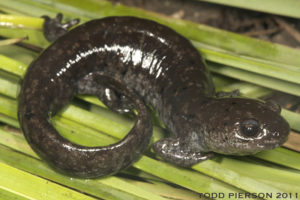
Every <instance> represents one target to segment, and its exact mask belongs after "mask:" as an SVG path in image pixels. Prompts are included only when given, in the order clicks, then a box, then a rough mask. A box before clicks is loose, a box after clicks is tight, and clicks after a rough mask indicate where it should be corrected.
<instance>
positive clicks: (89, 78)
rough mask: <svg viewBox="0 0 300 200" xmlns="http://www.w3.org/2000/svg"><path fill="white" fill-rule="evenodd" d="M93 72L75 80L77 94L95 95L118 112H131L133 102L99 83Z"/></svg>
mask: <svg viewBox="0 0 300 200" xmlns="http://www.w3.org/2000/svg"><path fill="white" fill-rule="evenodd" d="M96 76H97V75H95V73H90V74H88V75H86V76H84V77H83V78H81V79H80V80H79V81H78V82H77V94H89V95H96V96H97V97H98V98H99V100H100V101H102V103H104V105H106V106H107V107H108V108H109V109H111V110H113V111H115V112H118V113H121V114H123V113H130V114H133V113H132V110H133V107H134V106H133V104H132V103H131V102H130V101H129V99H128V98H126V97H125V96H124V95H121V94H120V93H119V92H117V91H116V90H114V89H111V88H110V87H109V86H106V85H103V84H99V83H98V81H97V79H96V78H95V77H96Z"/></svg>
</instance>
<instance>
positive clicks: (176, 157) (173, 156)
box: [153, 138, 213, 167]
mask: <svg viewBox="0 0 300 200" xmlns="http://www.w3.org/2000/svg"><path fill="white" fill-rule="evenodd" d="M186 149H187V148H186V147H185V145H184V144H181V143H180V139H178V138H177V139H176V138H166V139H161V140H159V141H157V142H156V143H154V144H153V150H154V151H155V152H156V153H157V154H158V155H159V156H161V157H162V158H163V159H164V160H165V161H167V162H170V163H173V164H175V165H179V166H182V167H191V166H192V165H194V164H196V163H199V162H201V161H204V160H207V159H210V158H212V157H213V154H212V153H203V152H193V151H189V150H186Z"/></svg>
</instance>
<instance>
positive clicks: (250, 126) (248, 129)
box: [241, 119, 259, 137]
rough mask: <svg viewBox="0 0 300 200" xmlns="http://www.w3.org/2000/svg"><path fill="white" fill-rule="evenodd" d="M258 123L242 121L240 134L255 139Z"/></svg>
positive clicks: (251, 120) (252, 120) (249, 120)
mask: <svg viewBox="0 0 300 200" xmlns="http://www.w3.org/2000/svg"><path fill="white" fill-rule="evenodd" d="M258 129H259V127H258V122H257V121H255V120H254V119H247V120H245V121H243V123H242V126H241V131H242V134H243V135H244V136H246V137H255V136H257V134H258Z"/></svg>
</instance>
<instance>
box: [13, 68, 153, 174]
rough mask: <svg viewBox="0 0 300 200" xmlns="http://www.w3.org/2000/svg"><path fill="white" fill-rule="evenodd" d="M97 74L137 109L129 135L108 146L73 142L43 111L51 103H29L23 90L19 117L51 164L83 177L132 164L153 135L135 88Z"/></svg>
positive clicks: (31, 139)
mask: <svg viewBox="0 0 300 200" xmlns="http://www.w3.org/2000/svg"><path fill="white" fill-rule="evenodd" d="M97 76H98V77H97V79H98V80H99V83H100V84H109V87H110V88H112V89H114V90H116V91H118V92H119V93H121V94H123V95H125V96H126V97H127V98H128V99H129V100H130V101H132V103H133V105H134V107H135V109H136V110H137V112H138V114H137V119H136V122H135V125H134V126H133V128H132V129H131V130H130V132H129V133H128V134H127V136H126V137H125V138H123V139H122V140H121V141H119V142H117V143H115V144H112V145H109V146H104V147H85V146H81V145H77V144H74V143H71V142H70V141H68V140H67V139H65V138H63V137H62V136H60V135H59V133H58V132H57V130H56V129H55V128H54V127H53V126H52V125H51V124H50V122H49V115H48V114H44V113H45V112H46V111H45V110H43V108H47V109H48V107H49V106H47V105H45V106H43V105H42V104H41V101H39V103H37V105H36V106H35V105H32V103H31V104H29V102H28V101H29V100H28V99H30V98H29V97H24V96H23V95H24V93H21V95H20V104H19V113H18V114H19V120H20V124H21V127H22V130H23V132H24V135H25V137H26V139H27V140H28V142H29V143H30V145H31V146H32V148H33V149H34V150H35V151H36V152H37V153H38V154H39V155H40V156H41V157H43V158H44V159H46V160H47V161H48V162H49V163H50V164H51V165H53V166H55V167H57V168H58V169H60V170H62V171H64V172H66V173H67V174H70V175H74V176H78V177H84V178H93V177H101V176H107V175H111V174H114V173H117V172H118V171H120V170H122V169H125V168H126V167H128V166H130V165H131V164H132V163H133V162H134V161H136V160H137V159H138V158H139V157H140V156H141V155H142V153H143V152H144V151H145V149H146V148H147V146H148V144H149V142H150V138H151V136H152V123H151V118H150V116H149V114H148V112H147V109H146V106H145V105H144V103H143V102H142V101H141V100H140V98H139V97H138V96H137V95H136V94H135V92H134V91H132V90H130V89H129V88H128V87H126V86H125V85H124V84H121V83H120V82H118V81H117V80H115V79H113V78H111V77H107V76H105V75H102V74H101V73H99V74H98V75H97ZM31 102H32V101H31ZM38 106H39V107H38ZM29 111H30V112H29ZM49 112H50V110H49V109H48V112H47V113H49ZM99 123H101V122H99Z"/></svg>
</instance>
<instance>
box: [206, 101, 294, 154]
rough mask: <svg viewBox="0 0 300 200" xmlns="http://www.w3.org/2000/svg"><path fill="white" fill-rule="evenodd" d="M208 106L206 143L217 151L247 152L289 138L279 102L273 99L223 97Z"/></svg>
mask: <svg viewBox="0 0 300 200" xmlns="http://www.w3.org/2000/svg"><path fill="white" fill-rule="evenodd" d="M205 109H207V115H206V116H205V119H204V120H205V123H206V124H207V125H206V126H204V127H203V129H204V132H206V134H205V135H206V137H205V145H206V146H207V148H208V149H209V150H210V151H214V152H217V153H222V154H231V155H248V154H254V153H256V152H259V151H262V150H267V149H273V148H275V147H278V146H280V145H282V144H283V143H284V142H285V141H286V140H287V137H288V134H289V131H290V128H289V125H288V123H287V122H286V120H285V119H284V118H282V117H281V116H280V111H281V109H280V106H279V105H277V104H275V103H272V102H267V103H264V102H261V101H258V100H253V99H243V98H220V99H215V100H213V101H212V102H211V103H208V105H207V106H206V108H205ZM202 119H203V118H202Z"/></svg>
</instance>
